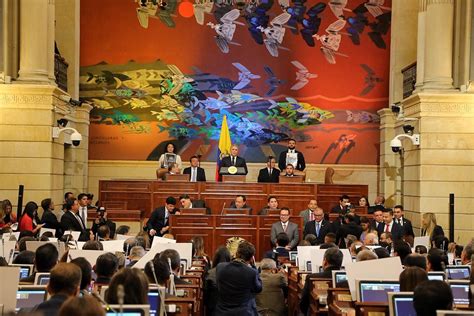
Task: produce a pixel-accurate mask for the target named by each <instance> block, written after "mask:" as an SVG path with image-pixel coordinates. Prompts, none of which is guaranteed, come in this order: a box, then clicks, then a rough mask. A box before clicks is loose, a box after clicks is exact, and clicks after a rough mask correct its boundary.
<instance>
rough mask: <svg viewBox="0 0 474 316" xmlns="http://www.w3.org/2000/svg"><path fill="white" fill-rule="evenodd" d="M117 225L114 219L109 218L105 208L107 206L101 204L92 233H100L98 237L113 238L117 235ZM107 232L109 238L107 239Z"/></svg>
mask: <svg viewBox="0 0 474 316" xmlns="http://www.w3.org/2000/svg"><path fill="white" fill-rule="evenodd" d="M116 226H117V225H116V224H115V223H114V222H113V221H111V220H110V219H108V218H107V210H106V209H105V207H103V206H100V207H99V208H98V210H97V218H96V219H95V220H94V223H93V224H92V233H93V234H94V236H95V235H98V237H99V238H101V239H103V240H109V239H113V238H114V237H115V227H116ZM107 228H108V231H107ZM101 229H102V230H101ZM107 233H108V238H109V239H106V237H107V236H106V234H107Z"/></svg>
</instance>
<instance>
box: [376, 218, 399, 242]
mask: <svg viewBox="0 0 474 316" xmlns="http://www.w3.org/2000/svg"><path fill="white" fill-rule="evenodd" d="M377 231H378V233H379V236H380V235H381V234H382V233H383V232H385V223H380V224H379V225H378V226H377ZM390 233H391V234H392V240H397V239H402V237H403V227H402V226H400V225H399V224H397V223H395V222H393V225H392V230H391V231H390Z"/></svg>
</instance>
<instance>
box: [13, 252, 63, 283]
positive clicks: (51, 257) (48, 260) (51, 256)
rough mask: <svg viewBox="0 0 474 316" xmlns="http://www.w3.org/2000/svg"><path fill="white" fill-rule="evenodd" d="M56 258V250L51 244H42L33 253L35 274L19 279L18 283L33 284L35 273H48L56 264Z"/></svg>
mask: <svg viewBox="0 0 474 316" xmlns="http://www.w3.org/2000/svg"><path fill="white" fill-rule="evenodd" d="M58 256H59V255H58V249H57V248H56V246H54V245H53V244H44V245H42V246H40V247H38V249H36V253H35V263H34V265H35V272H33V273H32V274H31V275H30V276H29V277H26V278H23V279H21V280H20V283H31V284H33V283H34V282H35V276H36V273H37V272H50V271H51V269H52V268H53V267H54V266H55V265H56V264H57V263H58Z"/></svg>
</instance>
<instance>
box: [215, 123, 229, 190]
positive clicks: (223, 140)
mask: <svg viewBox="0 0 474 316" xmlns="http://www.w3.org/2000/svg"><path fill="white" fill-rule="evenodd" d="M231 147H232V141H231V140H230V132H229V126H227V116H225V115H224V117H223V118H222V126H221V135H220V136H219V148H218V149H217V160H216V161H217V166H216V181H220V180H221V179H220V177H219V169H220V167H221V160H222V158H223V157H225V156H228V155H230V148H231Z"/></svg>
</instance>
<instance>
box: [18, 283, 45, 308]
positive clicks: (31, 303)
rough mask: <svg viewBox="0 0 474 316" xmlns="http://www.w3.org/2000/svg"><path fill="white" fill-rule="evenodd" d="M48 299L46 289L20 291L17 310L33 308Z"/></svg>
mask: <svg viewBox="0 0 474 316" xmlns="http://www.w3.org/2000/svg"><path fill="white" fill-rule="evenodd" d="M45 299H46V289H45V288H42V289H32V288H29V289H28V288H26V289H22V288H20V289H18V291H17V292H16V310H17V311H19V310H20V309H25V308H26V309H29V308H33V307H35V306H36V305H38V304H40V303H43V302H44V300H45Z"/></svg>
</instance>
